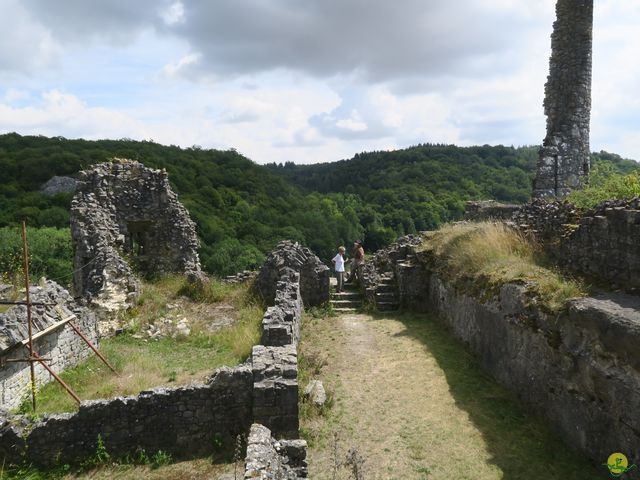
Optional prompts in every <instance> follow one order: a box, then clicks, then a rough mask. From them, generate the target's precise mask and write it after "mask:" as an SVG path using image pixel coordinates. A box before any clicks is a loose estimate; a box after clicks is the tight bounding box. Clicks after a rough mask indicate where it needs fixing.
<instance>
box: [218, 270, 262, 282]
mask: <svg viewBox="0 0 640 480" xmlns="http://www.w3.org/2000/svg"><path fill="white" fill-rule="evenodd" d="M257 276H258V271H257V270H244V271H242V272H238V273H236V274H235V275H227V276H226V277H224V278H223V279H222V281H223V282H225V283H231V284H234V283H244V282H249V281H251V280H253V279H254V278H256V277H257Z"/></svg>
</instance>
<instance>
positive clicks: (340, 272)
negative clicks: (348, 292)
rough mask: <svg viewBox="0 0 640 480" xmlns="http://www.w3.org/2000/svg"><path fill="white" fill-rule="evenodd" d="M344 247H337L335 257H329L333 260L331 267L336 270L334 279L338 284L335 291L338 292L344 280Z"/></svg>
mask: <svg viewBox="0 0 640 480" xmlns="http://www.w3.org/2000/svg"><path fill="white" fill-rule="evenodd" d="M345 251H346V250H345V248H344V247H339V248H338V253H337V254H336V256H335V257H333V258H332V259H331V261H332V262H333V268H334V270H335V271H336V280H337V281H338V285H337V288H336V292H338V293H340V292H341V291H342V283H343V281H344V252H345Z"/></svg>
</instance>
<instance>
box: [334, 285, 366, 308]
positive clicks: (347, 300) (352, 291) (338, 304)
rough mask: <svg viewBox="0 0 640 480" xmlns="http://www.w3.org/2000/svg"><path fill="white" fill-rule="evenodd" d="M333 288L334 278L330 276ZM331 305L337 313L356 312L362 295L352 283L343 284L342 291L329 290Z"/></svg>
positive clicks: (359, 306)
mask: <svg viewBox="0 0 640 480" xmlns="http://www.w3.org/2000/svg"><path fill="white" fill-rule="evenodd" d="M331 280H332V282H331V283H332V285H333V287H334V289H335V278H332V279H331ZM331 307H332V308H333V311H334V312H336V313H337V314H343V313H356V312H357V311H358V310H359V309H360V308H361V307H362V295H361V294H360V292H359V291H358V290H357V289H356V288H355V287H354V286H353V285H344V286H343V289H342V292H340V293H337V292H335V290H334V291H333V292H331Z"/></svg>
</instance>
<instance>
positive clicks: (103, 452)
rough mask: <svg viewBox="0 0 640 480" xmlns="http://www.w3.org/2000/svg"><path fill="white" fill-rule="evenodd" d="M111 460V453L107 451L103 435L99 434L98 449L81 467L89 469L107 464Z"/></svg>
mask: <svg viewBox="0 0 640 480" xmlns="http://www.w3.org/2000/svg"><path fill="white" fill-rule="evenodd" d="M109 462H111V455H110V454H109V452H108V451H107V447H106V446H105V444H104V440H103V439H102V435H100V434H98V439H97V440H96V451H95V452H94V453H93V455H91V456H90V457H89V458H87V459H86V460H85V461H84V462H82V464H81V468H82V469H86V470H88V469H90V468H95V467H101V466H104V465H107V464H108V463H109Z"/></svg>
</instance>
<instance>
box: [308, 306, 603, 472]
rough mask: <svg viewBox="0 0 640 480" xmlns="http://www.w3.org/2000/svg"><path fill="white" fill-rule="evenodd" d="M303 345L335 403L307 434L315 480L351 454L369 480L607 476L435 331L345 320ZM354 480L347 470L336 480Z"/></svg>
mask: <svg viewBox="0 0 640 480" xmlns="http://www.w3.org/2000/svg"><path fill="white" fill-rule="evenodd" d="M303 338H304V341H303V345H302V355H303V360H302V361H303V363H306V364H307V367H308V369H309V370H313V369H314V368H315V371H316V373H317V374H318V375H312V376H317V377H319V378H320V379H322V380H323V381H324V383H325V386H326V387H327V390H328V391H329V393H330V395H331V396H332V398H333V406H332V407H331V408H330V409H329V410H328V412H326V413H325V414H324V416H315V417H314V416H313V415H311V414H307V415H305V416H304V420H303V424H302V427H303V431H304V433H305V435H306V436H307V437H308V438H309V439H310V441H311V448H310V453H309V457H310V464H311V468H310V473H311V478H313V479H324V478H334V477H333V472H334V470H335V468H334V465H335V463H336V459H338V461H341V460H343V459H344V457H345V453H346V451H347V450H348V449H350V448H356V449H357V451H358V453H359V454H360V455H361V456H362V458H363V459H364V468H365V476H364V478H366V479H396V478H397V479H432V478H433V479H440V478H441V479H451V478H456V479H464V478H468V479H474V480H481V479H502V478H504V479H515V478H523V479H532V478H563V479H566V478H580V479H584V478H604V477H605V476H606V475H604V473H606V472H596V471H594V470H593V469H592V468H591V467H590V466H589V465H588V464H587V463H586V462H585V461H584V460H583V459H581V458H577V457H576V456H575V455H574V454H572V453H571V452H568V451H566V450H567V449H566V448H565V447H563V445H562V444H561V443H560V442H559V441H558V440H557V439H555V436H554V435H553V434H551V433H550V432H548V430H547V429H546V427H544V425H543V424H541V422H540V421H539V420H538V419H535V418H529V417H528V416H527V415H526V414H525V413H523V412H522V410H521V407H520V406H519V403H518V402H517V401H516V400H515V399H514V398H513V397H512V396H511V395H510V394H509V393H508V392H505V391H504V390H502V389H501V388H500V387H499V386H497V385H496V384H495V383H494V382H493V381H491V380H490V379H489V378H487V377H486V376H484V375H483V374H482V372H480V371H479V370H478V369H477V368H476V367H475V366H474V364H475V362H474V361H473V358H472V357H470V356H469V355H468V354H467V353H466V352H465V350H464V348H462V346H460V345H459V344H458V343H457V342H455V341H454V340H452V339H450V338H449V337H448V334H447V332H446V330H444V328H443V327H442V326H441V325H440V324H438V323H437V322H433V321H430V320H428V319H426V318H425V317H417V316H395V317H394V316H386V317H376V318H374V317H372V316H369V315H361V314H358V315H343V316H340V317H333V318H326V319H310V320H308V321H307V324H306V325H305V330H304V334H303ZM475 397H477V398H475ZM492 416H496V417H497V418H492ZM336 447H337V451H338V453H337V454H336V453H335V452H336ZM536 449H537V450H536ZM519 457H521V458H519ZM350 475H351V474H350V473H349V472H348V468H347V467H342V468H339V469H338V475H337V477H336V478H353V476H350Z"/></svg>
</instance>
